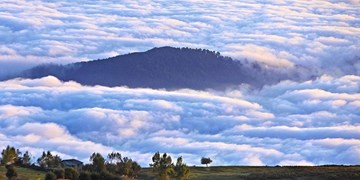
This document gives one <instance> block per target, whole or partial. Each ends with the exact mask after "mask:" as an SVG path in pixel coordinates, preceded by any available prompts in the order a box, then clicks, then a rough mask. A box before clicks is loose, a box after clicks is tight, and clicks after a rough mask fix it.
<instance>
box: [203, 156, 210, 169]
mask: <svg viewBox="0 0 360 180" xmlns="http://www.w3.org/2000/svg"><path fill="white" fill-rule="evenodd" d="M210 163H212V160H211V159H210V158H206V157H202V158H201V164H205V165H206V167H208V164H210Z"/></svg>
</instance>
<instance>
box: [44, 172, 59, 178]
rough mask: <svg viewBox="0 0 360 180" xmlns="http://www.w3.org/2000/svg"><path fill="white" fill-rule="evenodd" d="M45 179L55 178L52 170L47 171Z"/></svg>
mask: <svg viewBox="0 0 360 180" xmlns="http://www.w3.org/2000/svg"><path fill="white" fill-rule="evenodd" d="M45 180H56V175H55V174H54V173H53V172H48V173H46V175H45Z"/></svg>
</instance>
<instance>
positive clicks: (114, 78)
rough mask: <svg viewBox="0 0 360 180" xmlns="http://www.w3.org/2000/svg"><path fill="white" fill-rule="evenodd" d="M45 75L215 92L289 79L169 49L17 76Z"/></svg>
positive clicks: (237, 63) (252, 65)
mask: <svg viewBox="0 0 360 180" xmlns="http://www.w3.org/2000/svg"><path fill="white" fill-rule="evenodd" d="M48 75H53V76H56V77H57V78H59V79H61V80H64V81H68V80H73V81H77V82H79V83H81V84H84V85H103V86H124V85H125V86H129V87H149V88H167V89H178V88H191V89H206V88H215V89H219V88H225V87H229V86H235V85H240V84H242V83H246V84H249V85H251V86H254V87H261V86H263V85H264V84H272V83H275V82H278V81H279V80H281V79H288V78H289V77H288V75H286V74H281V73H279V72H275V71H271V70H268V69H266V68H263V67H262V66H261V65H260V64H257V63H249V62H247V61H236V60H232V59H231V58H229V57H223V56H221V55H220V54H219V53H217V52H213V51H209V50H202V49H190V48H173V47H161V48H154V49H151V50H149V51H146V52H141V53H131V54H126V55H121V56H116V57H112V58H108V59H103V60H95V61H89V62H80V63H74V64H69V65H65V66H62V65H42V66H38V67H35V68H32V69H30V70H27V71H25V72H23V73H22V74H21V75H19V76H18V77H24V78H40V77H44V76H48Z"/></svg>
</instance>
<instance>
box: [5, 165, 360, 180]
mask: <svg viewBox="0 0 360 180" xmlns="http://www.w3.org/2000/svg"><path fill="white" fill-rule="evenodd" d="M16 170H17V172H18V174H19V176H20V177H22V178H23V179H29V180H33V179H34V180H38V179H44V177H45V172H42V171H35V170H32V169H28V168H21V167H16ZM5 173H6V169H5V167H4V166H0V174H1V175H2V176H0V179H1V178H2V179H6V178H5ZM137 179H139V180H150V179H151V180H153V179H155V173H154V172H152V169H151V168H142V170H141V171H140V174H139V176H138V178H137ZM190 179H196V180H238V179H298V180H302V179H304V180H305V179H326V180H327V179H349V180H351V179H354V180H356V179H360V166H335V165H334V166H315V167H310V166H285V167H270V166H258V167H254V166H214V167H190Z"/></svg>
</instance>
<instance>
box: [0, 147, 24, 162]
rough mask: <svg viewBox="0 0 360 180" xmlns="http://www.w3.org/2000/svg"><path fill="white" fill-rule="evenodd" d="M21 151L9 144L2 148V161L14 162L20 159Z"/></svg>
mask: <svg viewBox="0 0 360 180" xmlns="http://www.w3.org/2000/svg"><path fill="white" fill-rule="evenodd" d="M20 154H21V152H20V151H19V150H18V149H15V148H14V147H10V146H7V147H6V148H5V149H3V150H2V152H1V155H2V159H1V163H2V164H14V163H15V162H16V161H17V160H18V159H19V155H20Z"/></svg>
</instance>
